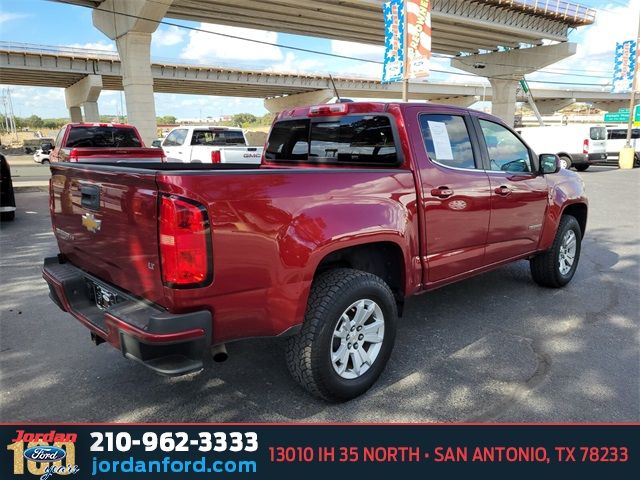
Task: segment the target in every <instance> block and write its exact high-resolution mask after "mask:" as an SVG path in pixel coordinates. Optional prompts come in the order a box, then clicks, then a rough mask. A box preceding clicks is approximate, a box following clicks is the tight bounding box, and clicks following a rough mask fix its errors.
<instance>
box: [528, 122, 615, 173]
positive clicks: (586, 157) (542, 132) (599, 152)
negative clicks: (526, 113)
mask: <svg viewBox="0 0 640 480" xmlns="http://www.w3.org/2000/svg"><path fill="white" fill-rule="evenodd" d="M518 132H519V133H520V135H521V136H522V138H523V139H524V140H525V141H526V142H527V143H528V144H529V145H530V146H531V148H533V150H534V151H536V152H543V151H544V152H552V153H555V154H557V155H558V156H559V157H560V164H561V166H562V167H563V168H571V167H572V166H573V167H574V168H575V169H576V170H578V171H579V172H584V171H585V170H586V169H588V168H589V166H590V165H592V164H594V163H598V162H604V161H605V160H606V159H607V130H606V128H605V127H604V126H602V125H587V124H584V125H582V124H578V125H550V126H544V127H527V128H522V129H518Z"/></svg>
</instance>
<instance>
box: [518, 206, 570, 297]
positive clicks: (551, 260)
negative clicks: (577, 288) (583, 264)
mask: <svg viewBox="0 0 640 480" xmlns="http://www.w3.org/2000/svg"><path fill="white" fill-rule="evenodd" d="M581 242H582V231H581V229H580V224H578V221H577V220H576V219H575V217H572V216H570V215H564V216H563V217H562V218H561V219H560V225H559V226H558V231H557V232H556V238H555V239H554V241H553V245H552V246H551V248H550V249H549V250H547V251H546V252H543V253H539V254H538V255H536V256H535V257H533V258H532V259H531V260H530V267H531V276H532V277H533V280H534V281H535V282H536V283H537V284H538V285H542V286H544V287H552V288H559V287H564V286H565V285H566V284H567V283H569V282H570V281H571V279H572V278H573V275H574V274H575V272H576V268H577V267H578V261H579V260H580V246H581Z"/></svg>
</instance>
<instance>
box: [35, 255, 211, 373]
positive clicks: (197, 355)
mask: <svg viewBox="0 0 640 480" xmlns="http://www.w3.org/2000/svg"><path fill="white" fill-rule="evenodd" d="M42 276H43V277H44V279H45V280H46V282H47V283H48V284H49V296H50V297H51V299H52V300H53V301H54V302H55V303H56V304H57V305H58V306H59V307H60V308H61V309H62V310H63V311H65V312H68V313H70V314H71V315H73V316H74V317H75V318H76V319H78V320H79V321H80V322H81V323H83V324H84V325H85V326H86V327H87V328H89V330H91V332H92V333H93V334H94V335H96V336H97V337H99V338H101V339H102V340H104V341H107V342H109V343H110V344H111V345H113V346H114V347H115V348H117V349H119V350H120V351H121V352H122V354H123V355H124V356H125V357H127V358H129V359H131V360H135V361H137V362H140V363H142V364H143V365H145V366H146V367H148V368H150V369H151V370H153V371H155V372H157V373H160V374H162V375H170V376H176V375H184V374H187V373H191V372H195V371H198V370H201V369H202V368H203V358H204V354H205V353H206V352H207V351H208V349H209V347H210V344H211V325H212V321H211V313H210V312H209V311H206V310H203V311H198V312H191V313H184V314H172V313H168V312H167V311H165V310H163V309H161V308H159V307H158V306H156V305H153V304H151V303H149V302H145V301H143V300H140V299H137V298H135V297H132V296H131V295H129V294H128V293H126V292H123V291H122V290H119V289H118V288H116V287H114V286H112V285H109V284H107V283H105V282H103V281H102V280H100V279H98V278H95V277H93V276H92V275H89V274H87V273H86V272H84V271H82V270H80V269H79V268H77V267H75V266H74V265H72V264H70V263H68V262H64V261H62V260H61V259H60V258H59V257H49V258H45V260H44V267H43V270H42ZM96 292H99V293H96ZM102 292H108V293H109V294H110V295H113V297H112V298H115V299H117V300H116V302H117V303H116V302H114V303H110V305H109V306H105V305H103V306H102V307H99V306H98V302H97V301H96V295H100V294H102Z"/></svg>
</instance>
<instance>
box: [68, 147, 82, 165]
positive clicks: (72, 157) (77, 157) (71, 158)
mask: <svg viewBox="0 0 640 480" xmlns="http://www.w3.org/2000/svg"><path fill="white" fill-rule="evenodd" d="M79 160H80V155H78V149H76V148H72V149H71V151H70V152H69V161H70V162H77V161H79Z"/></svg>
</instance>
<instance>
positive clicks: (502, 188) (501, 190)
mask: <svg viewBox="0 0 640 480" xmlns="http://www.w3.org/2000/svg"><path fill="white" fill-rule="evenodd" d="M494 192H496V193H497V194H498V195H502V196H503V197H506V196H507V195H509V194H510V193H511V189H510V188H509V187H507V186H506V185H500V186H499V187H498V188H496V189H495V190H494Z"/></svg>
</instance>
